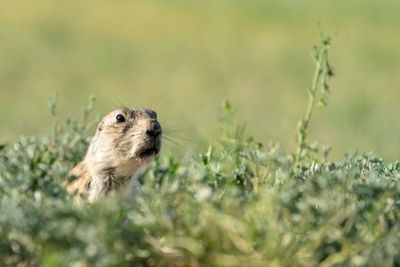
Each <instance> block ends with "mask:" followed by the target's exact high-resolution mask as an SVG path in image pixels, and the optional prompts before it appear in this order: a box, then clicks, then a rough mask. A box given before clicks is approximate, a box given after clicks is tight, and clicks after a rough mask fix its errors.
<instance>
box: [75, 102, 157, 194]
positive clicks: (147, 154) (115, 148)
mask: <svg viewBox="0 0 400 267" xmlns="http://www.w3.org/2000/svg"><path fill="white" fill-rule="evenodd" d="M161 136H162V128H161V125H160V123H159V122H158V121H157V114H156V113H155V112H154V111H152V110H148V109H130V108H120V109H117V110H115V111H113V112H111V113H109V114H107V115H106V116H104V117H103V118H102V120H101V122H100V123H99V125H98V127H97V130H96V134H95V135H94V137H93V139H92V141H91V142H90V145H89V148H88V150H87V152H86V155H85V158H84V159H83V161H82V162H80V163H79V164H78V165H76V166H75V167H74V168H73V169H72V170H71V172H70V175H72V176H76V177H77V179H76V180H74V181H73V182H72V183H71V184H70V185H69V186H68V188H67V190H68V192H70V193H72V192H74V191H78V192H79V193H82V194H87V195H88V200H89V202H93V201H95V200H96V199H98V198H99V197H101V196H106V195H107V194H108V193H109V192H110V191H112V190H115V189H117V188H119V187H120V186H123V185H125V184H127V183H128V182H130V180H132V176H134V175H135V173H137V172H138V170H139V169H140V168H141V167H144V166H145V165H147V164H148V163H149V162H150V161H151V160H152V159H153V158H154V157H155V156H156V155H157V154H158V153H159V152H160V149H161Z"/></svg>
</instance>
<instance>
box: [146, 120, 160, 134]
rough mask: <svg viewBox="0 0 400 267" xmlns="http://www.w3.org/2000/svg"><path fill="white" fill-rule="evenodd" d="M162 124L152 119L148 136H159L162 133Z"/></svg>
mask: <svg viewBox="0 0 400 267" xmlns="http://www.w3.org/2000/svg"><path fill="white" fill-rule="evenodd" d="M161 132H162V130H161V125H160V123H158V121H152V122H151V124H150V128H149V129H147V131H146V134H147V135H148V136H152V137H157V136H159V135H160V134H161Z"/></svg>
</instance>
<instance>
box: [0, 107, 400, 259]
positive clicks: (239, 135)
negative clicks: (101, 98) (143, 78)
mask: <svg viewBox="0 0 400 267" xmlns="http://www.w3.org/2000/svg"><path fill="white" fill-rule="evenodd" d="M90 109H91V108H87V109H85V115H84V116H83V119H82V121H80V122H79V121H76V120H70V121H68V122H66V123H65V124H61V123H56V124H55V125H56V126H55V132H54V134H53V135H52V136H49V137H45V136H36V137H23V138H20V139H19V140H18V141H17V142H15V143H14V144H8V145H4V146H1V151H0V211H1V212H0V262H1V263H2V265H3V264H4V265H11V266H13V265H17V264H25V265H27V266H31V265H41V266H71V265H72V264H77V266H126V265H127V264H130V265H134V266H138V265H164V266H174V265H179V266H183V265H192V266H199V265H210V266H215V265H220V266H233V265H246V266H266V264H268V265H269V266H313V265H317V264H321V266H331V265H333V264H335V263H339V264H341V265H345V266H346V265H349V266H350V265H351V266H391V265H398V264H400V255H399V253H398V248H399V246H400V237H399V231H400V207H399V203H400V183H399V178H400V163H399V162H396V163H389V164H387V163H384V162H383V160H382V159H381V158H379V157H377V156H375V155H372V154H366V155H359V154H357V153H356V152H353V153H349V154H346V157H345V159H344V160H342V161H338V162H335V163H332V162H327V161H326V160H325V159H324V156H323V155H320V157H314V158H313V160H312V161H309V162H308V163H307V164H304V167H303V169H302V170H301V171H300V172H299V173H297V174H294V173H293V164H294V160H295V158H294V155H293V154H290V153H285V152H282V151H280V149H279V146H278V145H276V144H270V145H268V146H266V145H264V144H261V143H256V142H254V141H253V140H252V138H250V137H248V136H247V135H246V134H245V132H244V130H243V127H239V126H237V125H236V124H235V123H234V118H233V115H232V111H231V108H230V106H229V104H225V108H224V116H223V117H224V119H223V121H222V125H223V126H224V127H223V128H224V134H223V136H222V137H221V138H220V140H219V141H216V142H215V144H212V145H211V146H210V148H209V150H208V152H207V153H204V154H200V155H199V154H196V153H194V154H189V155H187V156H186V157H185V158H184V159H179V160H178V159H176V158H173V157H170V156H161V157H159V158H157V160H156V161H155V162H154V163H153V164H152V166H150V167H149V168H148V170H147V172H146V173H145V175H144V177H143V179H142V183H143V185H142V190H141V192H139V193H138V195H137V196H136V200H135V202H134V203H133V202H131V201H128V200H126V199H122V198H121V196H119V195H118V194H114V195H112V196H111V197H109V198H107V199H104V200H102V201H99V202H98V203H95V204H83V205H82V206H76V205H75V204H74V202H73V199H72V197H71V196H68V195H67V193H66V191H65V177H67V176H68V175H67V173H68V170H69V169H70V168H71V167H72V165H73V164H75V163H76V162H78V161H79V160H80V159H81V158H82V156H83V153H84V151H85V149H86V147H87V145H88V138H87V137H85V134H84V133H85V131H86V130H87V115H88V112H89V111H90Z"/></svg>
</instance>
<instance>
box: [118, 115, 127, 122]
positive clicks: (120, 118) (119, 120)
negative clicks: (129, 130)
mask: <svg viewBox="0 0 400 267" xmlns="http://www.w3.org/2000/svg"><path fill="white" fill-rule="evenodd" d="M116 119H117V123H119V122H124V121H125V117H124V116H123V115H122V114H118V115H117V118H116Z"/></svg>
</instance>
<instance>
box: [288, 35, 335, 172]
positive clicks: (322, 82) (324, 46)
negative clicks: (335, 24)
mask: <svg viewBox="0 0 400 267" xmlns="http://www.w3.org/2000/svg"><path fill="white" fill-rule="evenodd" d="M318 29H319V32H320V36H321V43H320V45H318V46H314V47H313V51H312V58H313V60H314V66H315V67H314V77H313V80H312V83H311V87H310V88H309V89H307V92H308V106H307V110H306V113H305V115H304V117H303V118H302V119H301V120H300V121H299V123H298V125H297V151H296V159H295V169H296V172H299V171H300V170H301V168H302V160H303V158H304V157H305V156H306V155H307V152H309V151H316V148H315V147H312V146H311V145H310V144H308V143H307V142H306V139H307V136H308V130H309V124H310V120H311V116H312V113H313V110H314V106H315V102H316V100H317V99H318V106H322V107H324V106H326V105H327V101H326V98H327V95H328V93H329V85H328V83H327V79H328V78H329V77H332V76H333V71H332V68H331V66H330V64H329V60H328V49H329V48H330V44H331V38H330V37H329V36H326V35H324V34H323V32H322V31H321V29H320V27H318Z"/></svg>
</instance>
